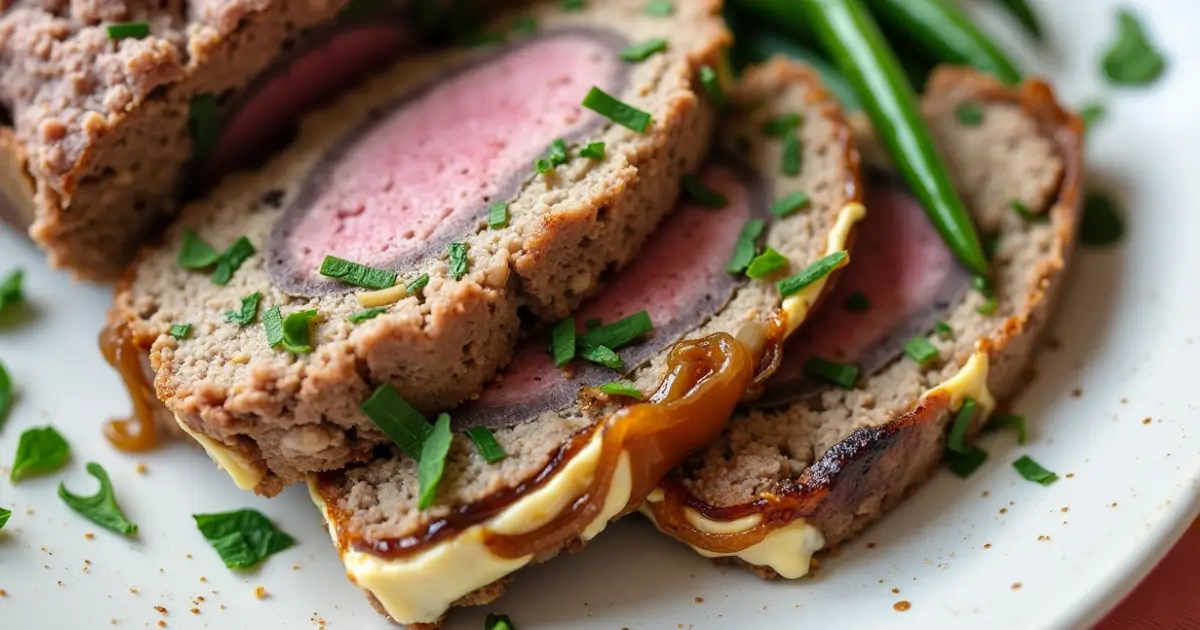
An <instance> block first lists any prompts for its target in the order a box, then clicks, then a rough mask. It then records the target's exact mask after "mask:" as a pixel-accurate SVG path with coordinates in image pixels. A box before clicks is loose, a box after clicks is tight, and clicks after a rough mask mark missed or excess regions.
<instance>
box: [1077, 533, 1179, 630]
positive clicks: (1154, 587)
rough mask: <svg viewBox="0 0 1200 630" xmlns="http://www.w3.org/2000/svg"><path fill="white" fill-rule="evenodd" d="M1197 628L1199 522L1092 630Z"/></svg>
mask: <svg viewBox="0 0 1200 630" xmlns="http://www.w3.org/2000/svg"><path fill="white" fill-rule="evenodd" d="M1176 628H1178V629H1179V630H1200V521H1196V522H1195V523H1194V524H1193V525H1192V527H1191V529H1189V530H1188V532H1187V533H1186V534H1184V536H1183V540H1181V541H1179V544H1178V545H1176V546H1175V548H1174V549H1172V550H1171V552H1170V553H1168V554H1167V557H1166V558H1164V559H1163V561H1162V563H1161V564H1159V565H1158V566H1157V567H1155V568H1154V571H1152V572H1151V573H1150V575H1149V576H1148V577H1147V578H1146V581H1145V582H1142V583H1141V585H1139V586H1138V587H1137V590H1135V591H1133V593H1130V595H1129V597H1127V598H1126V599H1125V601H1123V602H1121V605H1120V606H1118V607H1117V609H1116V610H1114V611H1113V612H1112V614H1111V615H1109V616H1108V617H1107V618H1105V619H1104V621H1101V622H1100V623H1099V624H1097V625H1096V627H1095V628H1094V629H1093V630H1168V629H1171V630H1173V629H1176Z"/></svg>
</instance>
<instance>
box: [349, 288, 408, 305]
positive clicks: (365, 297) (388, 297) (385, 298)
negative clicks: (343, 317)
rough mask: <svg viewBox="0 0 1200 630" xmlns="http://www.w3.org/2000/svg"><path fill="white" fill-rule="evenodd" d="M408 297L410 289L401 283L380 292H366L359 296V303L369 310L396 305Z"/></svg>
mask: <svg viewBox="0 0 1200 630" xmlns="http://www.w3.org/2000/svg"><path fill="white" fill-rule="evenodd" d="M407 295H408V287H407V286H406V285H405V284H404V283H403V282H399V283H397V284H396V286H393V287H388V288H386V289H380V290H378V291H365V292H363V293H359V294H358V303H359V304H361V305H362V306H365V307H367V308H372V307H375V306H387V305H388V304H395V303H396V302H399V301H400V300H403V299H404V297H405V296H407Z"/></svg>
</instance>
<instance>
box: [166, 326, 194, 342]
mask: <svg viewBox="0 0 1200 630" xmlns="http://www.w3.org/2000/svg"><path fill="white" fill-rule="evenodd" d="M167 334H168V335H171V336H172V337H174V338H176V339H178V340H180V341H183V340H184V339H187V338H188V336H189V335H191V334H192V325H191V324H171V328H170V330H168V331H167Z"/></svg>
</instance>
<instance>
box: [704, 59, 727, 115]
mask: <svg viewBox="0 0 1200 630" xmlns="http://www.w3.org/2000/svg"><path fill="white" fill-rule="evenodd" d="M700 85H701V86H703V87H704V92H705V93H706V94H708V100H710V101H712V104H713V106H714V107H716V108H717V109H724V107H725V88H723V87H721V77H719V76H717V71H716V70H713V69H712V66H700Z"/></svg>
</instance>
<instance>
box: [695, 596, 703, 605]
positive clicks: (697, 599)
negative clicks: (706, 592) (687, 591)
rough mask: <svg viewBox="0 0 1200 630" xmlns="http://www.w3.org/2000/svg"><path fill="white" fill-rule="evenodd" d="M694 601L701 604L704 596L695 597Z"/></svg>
mask: <svg viewBox="0 0 1200 630" xmlns="http://www.w3.org/2000/svg"><path fill="white" fill-rule="evenodd" d="M696 603H697V604H703V603H704V598H703V597H697V598H696Z"/></svg>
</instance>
